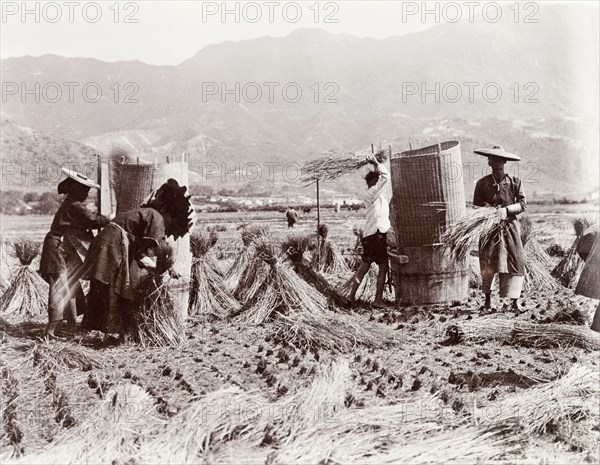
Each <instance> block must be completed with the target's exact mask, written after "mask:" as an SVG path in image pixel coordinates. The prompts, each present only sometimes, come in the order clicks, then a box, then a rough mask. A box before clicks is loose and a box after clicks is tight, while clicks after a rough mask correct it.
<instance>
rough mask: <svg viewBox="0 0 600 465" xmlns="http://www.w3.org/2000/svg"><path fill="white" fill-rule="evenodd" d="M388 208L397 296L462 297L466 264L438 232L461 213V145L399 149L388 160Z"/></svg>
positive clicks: (422, 299)
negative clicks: (400, 256)
mask: <svg viewBox="0 0 600 465" xmlns="http://www.w3.org/2000/svg"><path fill="white" fill-rule="evenodd" d="M391 175H392V188H393V191H394V195H393V199H392V204H393V208H392V209H391V211H392V212H393V215H392V218H391V219H392V222H393V224H394V228H395V230H396V234H397V242H398V252H399V253H400V254H403V255H407V256H408V260H409V262H408V263H407V264H401V263H400V262H399V261H397V260H394V257H392V260H391V270H392V276H393V279H394V282H395V285H396V295H397V296H398V297H399V301H400V302H401V303H402V304H406V305H418V304H432V303H442V302H454V301H462V300H465V299H466V298H467V294H468V285H469V266H468V263H467V262H466V261H460V262H457V261H455V260H453V259H452V258H451V257H450V255H449V253H448V251H447V249H446V247H445V246H444V245H443V244H441V236H442V234H443V232H444V230H445V228H446V227H447V225H449V224H450V223H453V222H454V221H456V220H458V219H459V218H460V217H461V216H462V215H464V213H465V191H464V186H463V179H462V160H461V153H460V144H459V143H458V142H456V141H451V142H443V143H441V144H437V145H432V146H429V147H424V148H420V149H416V150H410V151H407V152H402V153H401V154H399V155H396V156H394V157H393V158H392V160H391Z"/></svg>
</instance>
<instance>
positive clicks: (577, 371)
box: [0, 205, 599, 465]
mask: <svg viewBox="0 0 600 465" xmlns="http://www.w3.org/2000/svg"><path fill="white" fill-rule="evenodd" d="M534 208H537V207H535V206H533V205H532V206H531V210H532V211H533V210H534ZM553 208H556V209H559V208H567V207H553ZM569 208H576V207H569ZM577 208H580V207H579V206H577ZM568 211H569V212H571V210H568ZM553 212H554V210H552V213H553ZM321 214H322V219H323V218H324V221H326V222H327V224H328V225H329V226H330V231H329V236H328V237H330V238H331V239H332V240H335V241H336V243H337V244H338V245H339V246H341V247H342V248H344V249H347V248H350V249H352V246H353V243H354V242H355V239H354V237H353V235H352V227H353V226H355V225H358V224H360V223H362V221H363V220H364V218H363V216H362V212H359V214H358V215H357V216H352V215H353V214H352V213H346V212H344V211H342V212H341V213H340V214H337V216H334V214H333V213H330V214H329V213H324V212H323V210H322V212H321ZM568 214H569V215H571V216H573V217H575V216H582V215H583V214H585V212H581V213H574V212H571V213H568ZM218 215H219V214H215V218H217V219H212V218H213V217H211V219H210V221H207V222H208V223H211V224H213V223H219V222H220V223H226V222H227V221H229V223H228V225H231V226H228V228H227V231H225V232H224V233H223V234H222V235H221V237H220V239H219V245H221V244H223V250H224V251H226V252H227V253H229V254H230V255H229V257H230V258H231V262H233V260H234V258H235V254H236V253H237V252H239V251H240V246H241V244H238V246H234V244H235V243H236V242H239V236H238V232H237V231H236V228H235V226H236V224H237V223H239V221H240V218H239V216H233V215H232V216H231V217H230V218H229V220H227V219H222V218H220V217H219V216H218ZM238 215H239V214H238ZM530 215H532V217H533V218H534V220H535V221H534V223H535V224H536V225H537V223H540V222H542V221H543V227H540V228H539V231H540V234H539V236H538V239H539V242H540V244H542V245H543V246H544V247H546V246H547V245H549V244H552V243H560V244H562V245H566V244H567V243H568V242H569V241H570V238H569V237H567V234H565V233H566V232H570V231H572V229H571V226H570V224H566V222H564V221H563V220H562V219H561V218H560V217H559V216H558V215H548V214H547V211H546V212H544V213H535V212H534V213H533V214H532V213H530ZM536 215H537V216H536ZM280 216H281V218H280ZM313 216H314V215H313ZM549 216H551V218H552V219H551V220H548V219H547V218H548V217H549ZM50 220H51V219H50ZM50 220H49V221H50ZM49 221H48V225H49V224H50V223H49ZM261 221H269V222H270V223H271V228H270V229H271V233H270V234H271V236H272V239H273V244H274V245H275V244H276V245H277V247H276V250H277V256H278V257H280V254H279V250H280V247H279V244H281V243H282V242H284V240H285V238H286V237H287V236H288V233H289V231H288V229H287V226H286V224H285V219H284V217H283V215H280V214H277V213H275V214H273V216H271V217H268V218H267V217H266V216H265V217H264V218H263V217H261ZM220 223H219V224H220ZM563 223H565V226H569V228H568V231H567V228H566V227H564V226H563ZM557 225H558V226H559V227H557ZM203 228H204V226H203ZM295 231H297V232H298V233H300V234H305V235H309V234H311V235H313V237H314V225H313V224H312V223H311V222H310V221H307V220H304V219H303V218H301V219H300V222H299V224H298V225H297V228H296V229H295ZM234 235H235V237H234ZM561 235H562V236H561ZM223 238H225V239H223ZM254 247H255V246H254V245H250V246H249V248H248V249H249V250H251V251H252V252H251V254H249V255H248V258H252V256H253V255H254ZM280 258H282V257H280ZM553 260H554V261H557V260H558V258H554V259H553ZM259 262H260V263H261V264H262V265H264V270H265V276H266V275H268V274H269V273H270V271H271V265H269V264H267V263H266V262H265V260H263V259H262V258H260V259H259ZM283 264H288V267H289V262H287V261H286V260H282V265H283ZM289 268H290V270H291V272H292V273H293V274H297V270H295V269H294V266H291V267H289ZM255 276H256V273H255ZM265 276H263V277H262V278H261V279H260V280H259V284H262V282H263V281H264V279H265ZM324 276H325V278H326V280H327V281H330V280H331V282H339V281H343V280H344V278H345V277H346V276H335V275H333V276H331V275H324ZM249 283H250V284H251V282H250V281H249ZM481 301H482V298H481V295H480V293H479V292H476V291H474V290H473V291H471V292H470V295H469V297H468V299H467V301H466V302H463V303H461V304H460V305H450V304H448V305H446V304H440V305H431V306H420V307H417V306H414V307H409V308H396V309H393V310H374V311H370V312H369V311H367V312H365V311H364V309H362V308H361V309H358V308H357V309H356V310H357V312H361V311H362V313H352V312H350V313H349V314H348V315H346V314H344V315H338V314H337V313H334V312H332V307H331V306H328V308H326V312H324V313H318V314H311V313H308V312H298V311H297V310H293V309H292V310H290V311H289V312H279V311H278V310H276V311H274V312H273V313H272V316H271V318H269V319H267V320H265V321H264V322H263V323H261V324H260V325H257V326H251V325H248V324H247V323H246V322H244V321H242V320H243V319H242V318H234V319H232V320H230V319H224V320H219V321H213V322H204V323H202V324H199V322H198V321H197V320H196V319H192V320H191V321H189V322H188V324H187V325H186V328H185V333H183V331H182V337H184V338H185V340H186V341H187V343H188V344H187V346H186V347H181V348H171V347H161V348H156V347H142V346H140V345H139V344H132V343H125V344H120V345H115V344H114V343H111V342H110V339H109V340H106V341H103V340H102V339H101V338H100V337H99V335H98V334H96V333H91V334H81V333H78V334H76V336H75V339H74V340H72V341H67V342H52V343H50V344H43V343H39V342H35V341H36V340H37V338H38V337H39V336H41V335H43V330H44V322H43V321H41V322H38V323H36V322H22V323H18V324H10V325H9V324H5V325H3V327H2V328H0V338H1V340H2V343H3V357H2V360H1V361H0V365H1V369H2V377H3V379H2V380H1V381H2V397H1V399H0V402H2V413H3V430H2V434H1V435H0V460H1V461H2V463H14V462H18V463H69V462H70V463H85V462H88V463H115V464H126V463H129V464H133V463H167V462H173V461H177V462H183V463H185V462H187V463H194V464H198V463H223V464H225V463H227V464H229V463H253V464H266V463H272V464H288V463H349V464H350V463H373V464H376V463H377V464H378V463H407V464H414V463H457V464H459V463H473V464H475V463H490V462H492V463H493V462H496V463H519V464H521V463H522V464H525V463H528V464H532V465H533V464H539V463H542V462H543V463H545V464H548V465H550V464H556V465H559V464H560V465H562V464H565V463H597V462H598V451H597V447H596V446H595V444H597V443H595V441H596V439H597V438H596V437H595V436H594V435H595V434H597V426H598V421H597V419H596V413H597V410H598V408H597V406H596V404H595V402H597V399H598V397H599V395H598V392H597V386H595V385H594V383H593V382H596V385H597V384H598V383H597V381H598V379H597V370H598V365H597V354H598V352H597V351H595V350H590V349H591V348H592V346H586V348H579V347H577V345H581V344H579V342H574V341H573V339H570V338H569V337H563V336H561V335H560V334H558V333H556V332H553V331H554V329H552V330H551V331H550V332H548V333H547V335H545V334H544V333H546V331H545V330H546V329H547V328H549V327H552V328H555V327H558V326H561V327H563V328H559V329H558V331H560V330H561V329H562V330H564V328H570V329H567V330H566V331H567V332H568V331H570V330H573V329H574V331H575V332H577V334H575V332H574V333H573V338H575V339H576V340H577V339H579V340H584V339H583V338H581V335H580V334H579V333H578V332H581V331H583V330H585V329H586V328H584V327H583V326H580V325H581V324H583V323H584V322H585V320H586V318H587V319H588V320H589V317H586V318H582V315H583V316H586V315H587V314H588V313H589V311H592V312H593V310H594V308H595V302H591V301H588V300H586V299H584V298H582V297H577V296H574V295H573V293H572V291H570V290H567V289H564V288H560V289H557V290H554V291H549V290H538V289H532V290H528V291H527V292H526V293H524V296H523V298H522V300H521V303H522V305H523V307H524V312H523V313H521V314H518V315H513V314H510V315H500V316H499V317H498V318H496V319H497V320H510V321H513V322H514V325H512V329H511V327H510V326H509V329H508V332H507V333H506V334H508V335H509V336H508V337H504V336H503V337H496V336H494V338H493V339H492V338H489V337H481V334H484V333H485V331H486V330H491V332H492V333H493V332H494V327H493V322H492V323H490V320H493V318H491V317H488V316H486V317H482V316H481V315H479V314H478V308H479V306H480V304H481ZM497 304H498V305H497ZM501 304H502V302H500V301H498V299H497V295H496V294H494V296H493V305H494V306H497V308H501ZM307 310H308V309H307ZM350 310H352V309H350ZM240 316H241V315H240ZM345 316H348V319H345V318H344V317H345ZM42 318H43V317H42ZM286 318H287V319H290V320H293V321H286ZM307 319H308V322H307ZM479 321H481V322H482V326H484V327H483V328H475V329H474V330H473V331H474V334H475V335H477V334H479V338H478V339H477V338H476V339H474V340H473V341H471V340H469V339H468V338H465V339H464V340H451V341H450V343H449V344H448V345H447V344H446V342H448V341H444V338H445V331H446V329H447V327H448V326H449V325H454V326H456V327H457V328H467V327H468V325H470V324H476V323H477V322H479ZM535 322H548V323H550V322H552V324H551V325H540V324H537V325H536V326H535V327H532V328H533V330H532V331H530V332H527V331H526V329H527V325H526V323H527V324H529V325H532V324H534V323H535ZM496 324H497V323H496ZM587 324H589V321H588V322H587ZM315 325H316V326H317V330H314V326H315ZM348 325H349V327H348ZM490 328H491V329H490ZM515 328H519V331H516V330H515ZM279 330H281V331H282V332H281V333H280V334H279V335H278V331H279ZM365 330H367V332H368V333H369V334H368V335H367V336H368V337H367V339H364V337H365V334H364V331H365ZM294 331H298V336H297V339H296V340H294V339H293V338H294ZM563 332H564V331H563ZM464 334H465V335H466V334H469V332H468V331H464ZM588 334H589V333H588ZM341 336H342V337H343V339H340V337H341ZM388 337H390V338H392V339H393V345H391V346H390V345H387V344H384V343H383V342H384V341H386V340H387V338H388ZM551 339H553V340H554V342H552V341H551ZM359 341H364V342H363V343H361V342H359ZM557 343H558V346H557ZM574 344H575V345H574ZM584 345H585V344H584ZM312 347H315V349H316V350H313V349H312ZM591 375H593V376H594V377H591ZM547 380H552V381H547ZM7 381H8V382H7ZM129 385H130V386H132V387H133V389H136V386H137V387H139V389H140V390H141V391H140V396H141V397H145V396H149V398H150V399H149V406H150V407H151V408H150V409H149V411H147V412H146V413H144V408H139V407H138V402H137V401H133V402H132V403H131V404H132V405H133V406H134V407H132V408H124V407H123V405H124V404H120V402H121V401H123V402H125V403H127V398H129V394H126V393H125V392H121V389H123V386H129ZM15 393H16V396H15ZM114 393H116V396H115V395H114ZM132 397H133V398H136V397H137V396H133V395H132ZM7 405H10V408H6V406H7ZM114 405H121V408H120V411H121V412H122V413H124V414H125V413H127V414H128V415H129V416H130V417H129V418H124V416H127V415H119V414H112V413H110V412H111V410H109V411H108V412H106V410H105V408H106V407H108V406H114ZM32 406H35V410H33V407H32ZM13 407H15V408H13ZM133 410H135V411H133ZM259 411H260V412H261V413H262V415H260V418H259V415H258V412H259ZM33 412H35V414H34V413H33ZM98 412H104V413H105V414H99V413H98ZM113 412H114V411H113ZM109 413H110V414H109ZM515 413H518V415H515ZM115 417H116V418H115ZM115 424H116V425H117V426H116V427H115V426H113V425H115ZM14 426H16V427H17V429H11V428H12V427H14ZM109 432H110V434H109ZM19 454H21V455H20V456H19Z"/></svg>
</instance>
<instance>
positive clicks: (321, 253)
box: [312, 224, 350, 274]
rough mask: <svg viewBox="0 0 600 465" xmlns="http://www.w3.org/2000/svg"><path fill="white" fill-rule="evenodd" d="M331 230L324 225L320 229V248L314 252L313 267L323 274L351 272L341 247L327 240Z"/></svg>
mask: <svg viewBox="0 0 600 465" xmlns="http://www.w3.org/2000/svg"><path fill="white" fill-rule="evenodd" d="M328 233H329V228H328V227H327V225H325V224H322V225H321V226H320V227H319V238H318V243H319V247H318V249H317V250H315V252H313V257H312V265H313V267H315V268H316V269H317V270H319V271H320V272H322V273H329V274H339V273H347V272H349V271H350V268H349V267H348V265H347V263H346V260H345V259H344V256H343V255H342V252H341V251H340V249H339V247H338V246H337V245H336V244H335V243H334V242H333V241H331V240H330V239H328V238H327V235H328Z"/></svg>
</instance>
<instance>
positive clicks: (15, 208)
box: [0, 190, 62, 215]
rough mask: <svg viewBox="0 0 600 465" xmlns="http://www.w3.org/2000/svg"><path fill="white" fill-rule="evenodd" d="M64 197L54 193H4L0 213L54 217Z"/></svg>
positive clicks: (1, 196) (0, 200) (0, 201)
mask: <svg viewBox="0 0 600 465" xmlns="http://www.w3.org/2000/svg"><path fill="white" fill-rule="evenodd" d="M61 200H62V196H60V195H59V194H56V193H52V192H44V193H42V194H38V193H36V192H21V191H13V190H10V191H2V193H1V194H0V213H3V214H5V215H52V214H54V213H56V210H57V209H58V207H59V206H60V203H61Z"/></svg>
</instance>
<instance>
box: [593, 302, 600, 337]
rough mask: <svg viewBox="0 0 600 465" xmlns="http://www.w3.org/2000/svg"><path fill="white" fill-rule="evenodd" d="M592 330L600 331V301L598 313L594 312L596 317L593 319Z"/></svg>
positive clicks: (597, 308)
mask: <svg viewBox="0 0 600 465" xmlns="http://www.w3.org/2000/svg"><path fill="white" fill-rule="evenodd" d="M591 328H592V331H596V332H597V333H600V303H599V304H598V306H597V307H596V313H594V319H593V320H592V326H591Z"/></svg>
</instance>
